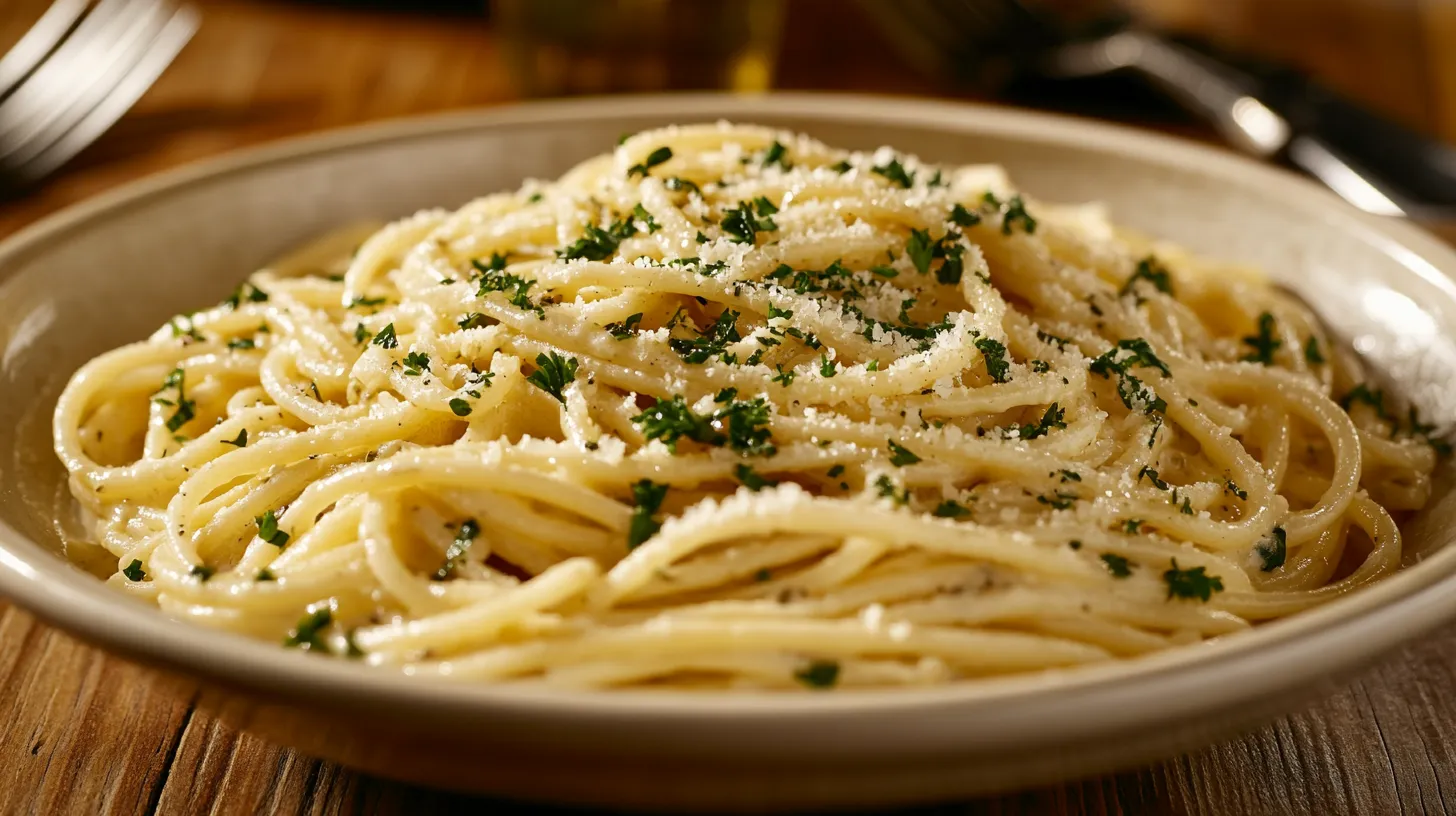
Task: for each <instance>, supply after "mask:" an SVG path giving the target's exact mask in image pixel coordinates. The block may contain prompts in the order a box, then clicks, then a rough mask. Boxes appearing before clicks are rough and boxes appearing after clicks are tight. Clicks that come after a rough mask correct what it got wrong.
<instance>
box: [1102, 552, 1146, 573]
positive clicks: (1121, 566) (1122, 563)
mask: <svg viewBox="0 0 1456 816" xmlns="http://www.w3.org/2000/svg"><path fill="white" fill-rule="evenodd" d="M1100 557H1101V559H1102V563H1103V564H1104V565H1106V567H1107V571H1108V572H1110V573H1112V577H1113V578H1127V577H1128V576H1130V575H1132V568H1133V567H1135V566H1137V565H1136V564H1134V563H1133V562H1131V561H1129V560H1127V559H1126V558H1123V557H1122V556H1120V555H1117V554H1116V553H1103V554H1102V555H1101V556H1100Z"/></svg>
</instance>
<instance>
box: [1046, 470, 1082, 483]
mask: <svg viewBox="0 0 1456 816" xmlns="http://www.w3.org/2000/svg"><path fill="white" fill-rule="evenodd" d="M1057 474H1061V477H1062V479H1061V481H1062V483H1063V484H1066V483H1067V482H1080V481H1082V474H1080V473H1078V472H1077V471H1075V470H1065V469H1064V470H1059V471H1057V472H1056V473H1054V474H1052V475H1053V476H1055V475H1057Z"/></svg>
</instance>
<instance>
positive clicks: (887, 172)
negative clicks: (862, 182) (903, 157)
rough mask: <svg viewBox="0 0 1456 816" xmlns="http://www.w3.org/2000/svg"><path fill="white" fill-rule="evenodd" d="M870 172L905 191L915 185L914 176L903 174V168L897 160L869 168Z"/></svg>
mask: <svg viewBox="0 0 1456 816" xmlns="http://www.w3.org/2000/svg"><path fill="white" fill-rule="evenodd" d="M870 172H871V173H874V174H876V175H880V176H884V177H885V178H886V179H887V180H888V181H890V182H891V183H892V184H898V185H900V186H901V187H904V188H906V189H909V188H910V187H913V186H914V185H915V174H914V173H907V172H905V166H904V165H902V164H900V160H899V159H890V161H889V163H888V164H882V165H878V166H875V167H871V168H870Z"/></svg>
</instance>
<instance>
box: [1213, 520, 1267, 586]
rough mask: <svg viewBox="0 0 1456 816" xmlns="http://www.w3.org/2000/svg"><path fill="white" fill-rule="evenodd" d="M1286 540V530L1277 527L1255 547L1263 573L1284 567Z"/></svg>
mask: <svg viewBox="0 0 1456 816" xmlns="http://www.w3.org/2000/svg"><path fill="white" fill-rule="evenodd" d="M1284 538H1285V535H1284V528H1283V527H1275V528H1274V530H1273V531H1272V532H1271V533H1269V535H1268V536H1267V537H1266V538H1264V539H1263V540H1262V541H1260V542H1259V543H1258V544H1256V545H1255V546H1254V552H1255V553H1256V554H1257V555H1258V556H1259V570H1260V571H1261V572H1273V571H1274V570H1276V569H1279V568H1280V567H1282V566H1284V555H1285V548H1284ZM1205 600H1206V599H1205Z"/></svg>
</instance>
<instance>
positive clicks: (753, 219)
mask: <svg viewBox="0 0 1456 816" xmlns="http://www.w3.org/2000/svg"><path fill="white" fill-rule="evenodd" d="M763 204H767V205H768V206H767V207H764V206H762V205H763ZM755 206H757V207H758V215H757V216H755V215H754V208H755ZM775 212H778V209H777V208H775V207H774V206H773V204H772V203H771V202H769V201H768V199H765V198H763V197H759V198H756V199H754V201H753V202H752V203H749V202H743V201H740V202H738V206H736V207H730V208H728V209H727V210H724V211H723V220H722V222H721V223H720V226H722V228H723V231H724V232H726V233H728V235H729V237H731V238H732V239H733V240H734V241H737V242H738V243H740V244H751V243H753V242H754V241H755V240H756V239H757V237H758V233H760V232H773V231H774V230H777V229H778V228H779V225H778V224H775V223H774V220H773V219H772V218H769V217H768V216H770V215H772V214H773V213H775Z"/></svg>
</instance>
